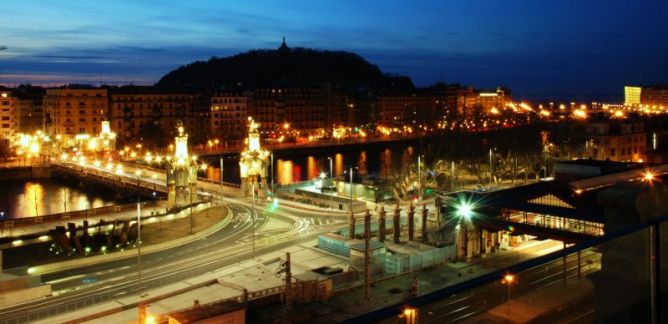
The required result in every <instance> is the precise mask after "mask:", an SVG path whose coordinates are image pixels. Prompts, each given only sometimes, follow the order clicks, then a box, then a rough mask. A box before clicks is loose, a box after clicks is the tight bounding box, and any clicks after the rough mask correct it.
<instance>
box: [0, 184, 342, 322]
mask: <svg viewBox="0 0 668 324" xmlns="http://www.w3.org/2000/svg"><path fill="white" fill-rule="evenodd" d="M202 187H203V188H204V190H205V192H208V193H209V194H211V195H212V196H213V197H214V199H215V200H218V199H220V196H219V195H218V192H216V191H214V190H215V189H217V188H215V187H218V186H212V187H214V188H206V185H204V186H202ZM207 189H208V190H207ZM211 189H214V190H211ZM250 205H251V203H250V201H246V200H245V199H234V198H228V197H225V198H224V205H223V206H227V207H228V208H230V210H231V212H232V215H233V217H234V218H233V219H235V220H237V221H231V222H229V223H228V224H227V225H226V226H225V227H223V228H221V229H220V230H218V231H216V232H214V233H212V234H210V235H208V236H207V237H203V238H201V239H197V240H194V241H191V242H189V243H186V244H183V245H181V246H177V247H173V248H169V249H166V250H163V251H158V252H154V253H151V254H142V257H141V261H142V264H141V266H142V274H141V282H142V284H141V290H140V289H139V288H140V287H139V281H138V279H139V277H138V275H137V259H136V258H134V257H133V258H126V259H121V260H116V261H110V262H106V263H101V264H95V265H90V266H85V267H81V268H77V269H73V270H66V271H62V272H56V273H50V274H46V275H43V276H42V281H43V282H45V283H50V284H51V285H52V289H53V291H54V293H53V296H51V297H47V298H44V299H41V300H37V301H32V302H27V303H22V304H19V305H12V306H9V307H5V308H2V309H0V323H25V322H31V321H35V320H39V319H45V318H48V317H51V316H54V315H58V314H62V313H65V312H69V311H74V310H78V309H81V308H85V307H89V306H92V305H95V304H98V303H101V302H105V301H109V300H112V299H116V298H119V297H124V296H131V295H132V294H137V293H138V292H139V291H146V290H148V289H151V288H156V287H160V286H164V285H167V284H171V283H174V282H178V281H181V280H185V279H188V278H192V277H194V276H197V275H201V274H205V273H207V272H210V271H213V270H217V269H220V268H222V267H225V266H228V265H230V264H233V263H236V262H240V261H243V260H245V259H248V258H250V257H252V256H253V255H254V254H253V244H252V242H250V237H251V235H252V232H253V226H252V224H253V222H252V218H251V217H249V215H251V208H250ZM221 208H222V207H221ZM263 209H264V207H263V206H256V213H257V214H256V222H255V231H256V242H258V244H257V246H256V251H255V254H262V253H267V252H270V251H275V250H279V249H281V248H283V247H286V246H289V245H294V244H296V243H300V242H305V241H307V240H311V239H313V238H315V237H316V236H317V235H318V234H321V233H326V232H330V231H333V230H335V229H337V228H340V227H341V223H340V222H336V221H334V222H332V223H330V221H327V222H325V224H321V225H315V223H316V222H315V221H313V219H314V218H313V214H309V213H308V212H304V211H290V213H286V212H283V211H281V210H276V211H273V212H265V211H264V210H263ZM270 218H277V219H279V220H281V221H284V222H287V223H289V224H291V229H290V230H289V231H288V232H285V233H282V234H276V235H272V236H269V237H262V238H258V237H261V235H257V234H258V232H259V231H260V229H261V228H262V227H263V226H264V225H265V224H267V223H268V222H269V221H270ZM319 222H320V223H322V221H319ZM268 240H271V241H270V242H269V241H268Z"/></svg>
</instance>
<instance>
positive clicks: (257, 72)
mask: <svg viewBox="0 0 668 324" xmlns="http://www.w3.org/2000/svg"><path fill="white" fill-rule="evenodd" d="M392 82H396V78H395V77H390V76H387V75H385V74H383V72H382V71H381V70H380V69H379V68H378V67H377V66H376V65H373V64H371V63H369V62H367V61H366V60H365V59H364V58H362V57H361V56H359V55H357V54H354V53H350V52H344V51H320V50H314V49H307V48H289V47H287V45H285V42H284V43H283V44H282V45H281V47H280V48H278V49H277V50H252V51H248V52H245V53H241V54H237V55H234V56H230V57H225V58H218V57H212V58H211V59H209V60H208V61H195V62H193V63H190V64H187V65H184V66H181V67H179V68H177V69H175V70H173V71H171V72H169V73H167V74H166V75H165V76H163V77H162V78H161V79H160V81H158V83H157V84H156V86H158V87H162V88H175V87H179V88H181V87H196V88H211V87H214V88H238V87H242V88H247V89H253V88H260V87H273V86H282V87H289V86H320V85H321V84H323V83H330V84H332V85H334V86H339V87H342V88H348V89H360V88H376V87H384V86H385V85H387V84H388V83H392ZM409 82H410V80H409ZM410 86H411V87H412V82H410Z"/></svg>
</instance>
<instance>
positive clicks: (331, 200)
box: [327, 156, 334, 212]
mask: <svg viewBox="0 0 668 324" xmlns="http://www.w3.org/2000/svg"><path fill="white" fill-rule="evenodd" d="M327 159H328V160H329V185H330V186H331V185H334V169H332V157H331V156H328V157H327ZM333 205H334V193H333V192H332V190H331V187H330V190H329V210H330V212H331V210H332V208H334V207H333Z"/></svg>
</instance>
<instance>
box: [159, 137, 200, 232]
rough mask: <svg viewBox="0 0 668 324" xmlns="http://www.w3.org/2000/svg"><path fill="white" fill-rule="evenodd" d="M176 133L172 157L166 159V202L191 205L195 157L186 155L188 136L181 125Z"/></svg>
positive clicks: (194, 180) (195, 164) (195, 183)
mask: <svg viewBox="0 0 668 324" xmlns="http://www.w3.org/2000/svg"><path fill="white" fill-rule="evenodd" d="M178 132H179V134H178V135H177V136H176V138H175V142H174V144H175V145H174V147H175V150H174V156H171V157H168V159H167V163H166V168H167V170H166V171H167V198H168V199H167V200H168V202H169V203H170V204H171V205H181V204H186V203H190V204H192V202H193V199H195V200H196V198H197V196H195V195H196V194H197V192H196V189H197V157H196V156H190V155H189V154H188V134H186V133H185V132H184V129H183V126H182V125H179V127H178ZM193 196H194V197H193ZM191 214H192V208H191ZM191 223H192V222H191ZM191 226H192V224H191Z"/></svg>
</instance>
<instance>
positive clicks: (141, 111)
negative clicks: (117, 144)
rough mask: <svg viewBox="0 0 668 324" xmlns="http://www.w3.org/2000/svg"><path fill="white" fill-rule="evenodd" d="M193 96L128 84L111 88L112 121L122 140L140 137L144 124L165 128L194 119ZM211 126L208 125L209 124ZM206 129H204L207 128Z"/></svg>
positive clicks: (168, 129) (171, 127)
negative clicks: (127, 85)
mask: <svg viewBox="0 0 668 324" xmlns="http://www.w3.org/2000/svg"><path fill="white" fill-rule="evenodd" d="M193 105H194V96H193V95H192V94H189V93H183V92H176V91H168V90H163V89H154V88H151V87H138V86H129V87H121V88H118V89H113V90H111V94H110V110H111V114H110V115H111V119H110V121H111V124H112V127H113V128H114V129H116V131H117V132H118V136H119V138H120V140H121V141H123V142H127V141H129V140H131V139H135V138H138V137H139V134H140V131H141V130H142V128H144V127H149V126H155V127H157V128H161V129H163V130H165V131H171V130H173V129H176V127H177V125H179V123H182V124H186V126H188V129H198V128H193V127H192V125H190V123H189V121H190V119H193V118H192V117H191V116H192V115H193ZM207 127H208V125H207ZM206 130H207V128H204V129H203V130H202V131H206Z"/></svg>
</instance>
